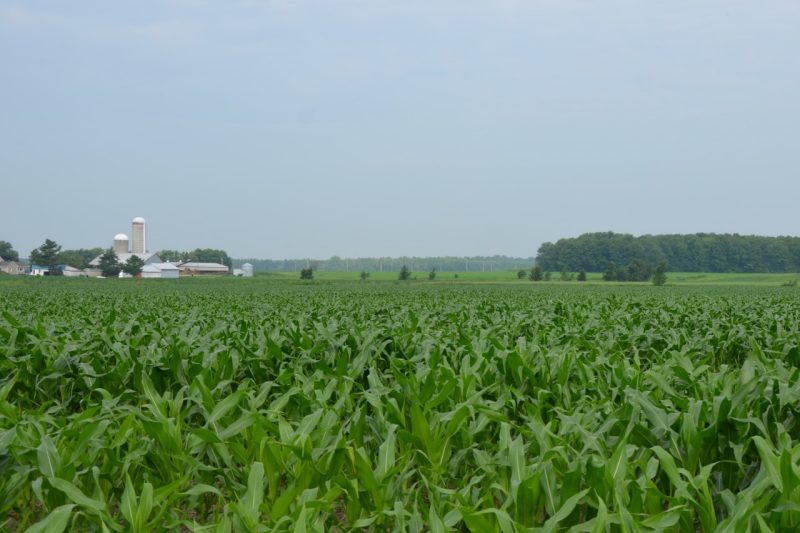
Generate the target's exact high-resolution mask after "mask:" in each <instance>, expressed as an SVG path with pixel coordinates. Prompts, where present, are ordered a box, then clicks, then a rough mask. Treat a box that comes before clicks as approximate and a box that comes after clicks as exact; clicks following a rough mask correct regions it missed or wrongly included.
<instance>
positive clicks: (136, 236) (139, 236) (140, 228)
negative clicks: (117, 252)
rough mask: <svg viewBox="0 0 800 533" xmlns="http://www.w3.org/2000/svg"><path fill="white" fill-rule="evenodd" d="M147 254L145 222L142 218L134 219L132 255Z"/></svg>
mask: <svg viewBox="0 0 800 533" xmlns="http://www.w3.org/2000/svg"><path fill="white" fill-rule="evenodd" d="M145 252H147V235H146V233H145V222H144V219H143V218H142V217H136V218H134V219H133V246H132V247H131V253H134V254H143V253H145Z"/></svg>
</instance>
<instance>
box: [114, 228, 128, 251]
mask: <svg viewBox="0 0 800 533" xmlns="http://www.w3.org/2000/svg"><path fill="white" fill-rule="evenodd" d="M114 253H115V254H117V255H119V254H127V253H128V236H127V235H125V234H124V233H118V234H117V235H115V236H114Z"/></svg>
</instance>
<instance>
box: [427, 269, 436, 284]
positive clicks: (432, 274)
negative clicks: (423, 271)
mask: <svg viewBox="0 0 800 533" xmlns="http://www.w3.org/2000/svg"><path fill="white" fill-rule="evenodd" d="M428 279H429V280H430V281H433V280H435V279H436V268H435V267H434V268H432V269H431V271H430V272H428Z"/></svg>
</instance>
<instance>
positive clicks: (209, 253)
mask: <svg viewBox="0 0 800 533" xmlns="http://www.w3.org/2000/svg"><path fill="white" fill-rule="evenodd" d="M158 257H160V258H161V260H162V261H194V262H200V263H220V264H223V265H225V266H227V267H228V268H233V266H232V265H233V261H232V260H231V258H230V256H228V253H227V252H226V251H225V250H217V249H215V248H195V249H194V250H191V251H188V252H181V251H178V250H161V251H159V252H158ZM251 263H252V261H251Z"/></svg>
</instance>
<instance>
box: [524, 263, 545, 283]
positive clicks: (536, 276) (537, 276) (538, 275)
mask: <svg viewBox="0 0 800 533" xmlns="http://www.w3.org/2000/svg"><path fill="white" fill-rule="evenodd" d="M542 278H544V273H543V272H542V267H540V266H539V265H535V266H534V267H533V268H531V273H530V275H529V276H528V279H530V280H531V281H542Z"/></svg>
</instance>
